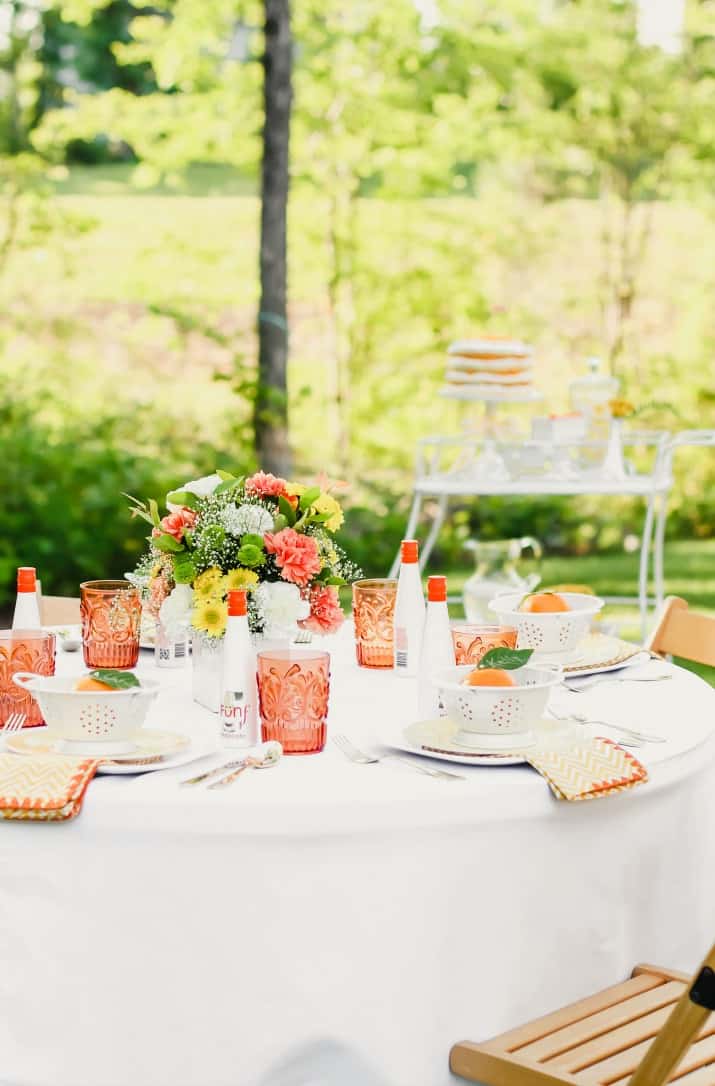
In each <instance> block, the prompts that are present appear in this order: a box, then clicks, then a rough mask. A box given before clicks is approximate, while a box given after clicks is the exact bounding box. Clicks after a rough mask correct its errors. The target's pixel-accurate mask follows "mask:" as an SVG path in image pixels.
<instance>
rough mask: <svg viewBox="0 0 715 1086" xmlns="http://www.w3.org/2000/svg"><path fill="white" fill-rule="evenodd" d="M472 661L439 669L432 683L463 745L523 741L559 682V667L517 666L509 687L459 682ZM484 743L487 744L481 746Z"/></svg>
mask: <svg viewBox="0 0 715 1086" xmlns="http://www.w3.org/2000/svg"><path fill="white" fill-rule="evenodd" d="M472 671H474V665H473V664H460V665H458V666H457V667H449V668H443V669H442V670H441V671H438V672H436V673H435V676H434V683H435V685H436V687H437V689H438V691H439V697H440V701H441V703H442V705H444V707H445V709H446V711H447V715H448V717H449V718H450V719H451V720H452V721H453V722H454V723H455V724H456V725H457V727H458V729H459V731H458V732H457V733H456V736H455V739H456V740H457V741H458V742H460V743H461V744H462V745H463V746H468V747H476V748H480V749H502V750H503V749H506V748H508V747H509V745H510V744H511V745H512V746H515V745H516V746H518V745H519V743H520V741H521V742H522V743H523V742H524V741H525V740H524V736H525V735H527V734H528V733H529V732H530V730H531V727H532V725H533V723H534V721H536V720H540V719H541V717H543V715H544V712H545V710H546V703H547V701H548V700H549V693H550V691H551V689H552V687H554V686H556V685H557V684H558V683H559V682H561V677H562V675H561V670H560V668H538V667H530V666H528V665H527V666H526V667H520V668H517V669H515V670H514V671H513V672H511V675H512V678H513V679H514V682H515V685H514V686H465V684H464V679H466V677H467V676H468V675H469V674H471V672H472ZM485 743H486V744H487V748H485V747H484V744H485Z"/></svg>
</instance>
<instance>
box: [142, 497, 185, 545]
mask: <svg viewBox="0 0 715 1086" xmlns="http://www.w3.org/2000/svg"><path fill="white" fill-rule="evenodd" d="M195 523H196V513H195V512H194V511H193V509H187V508H186V507H185V506H184V507H182V508H181V509H179V510H177V512H175V513H169V514H168V515H167V516H165V517H163V518H162V520H160V521H159V527H158V528H153V529H152V533H151V534H152V535H154V536H156V535H161V534H162V533H163V532H165V533H166V534H167V535H173V537H174V539H177V540H178V541H179V543H181V540H182V539H183V538H184V529H185V528H193V526H194V524H195Z"/></svg>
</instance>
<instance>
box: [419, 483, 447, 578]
mask: <svg viewBox="0 0 715 1086" xmlns="http://www.w3.org/2000/svg"><path fill="white" fill-rule="evenodd" d="M448 504H449V498H448V496H447V495H446V494H442V495H441V496H440V499H439V502H438V504H437V512H436V514H435V518H434V520H433V521H432V527H431V528H430V530H429V535H428V536H427V538H426V539H425V541H424V545H423V546H422V547H421V548H420V570H423V569H424V568H425V566H426V565H427V561H428V559H429V556H430V554H431V553H432V548H433V547H434V545H435V543H436V542H437V536H438V535H439V533H440V529H441V527H442V525H443V524H444V521H445V518H446V516H447V506H448Z"/></svg>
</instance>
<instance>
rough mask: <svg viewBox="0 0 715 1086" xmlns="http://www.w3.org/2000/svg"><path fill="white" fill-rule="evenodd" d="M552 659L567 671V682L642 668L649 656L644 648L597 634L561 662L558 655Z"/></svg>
mask: <svg viewBox="0 0 715 1086" xmlns="http://www.w3.org/2000/svg"><path fill="white" fill-rule="evenodd" d="M534 659H538V653H534ZM549 659H550V660H551V661H552V662H554V663H558V664H560V665H561V667H562V668H563V669H564V678H565V679H569V678H572V677H573V678H578V677H583V678H585V677H586V676H587V675H600V674H602V673H605V672H607V671H617V670H618V669H619V668H622V667H631V666H632V665H634V664H642V663H644V661H645V660H648V659H649V656H648V654H647V653H646V652H644V650H643V649H642V648H641V647H640V645H634V644H632V643H631V642H630V641H623V640H622V639H621V638H620V637H611V636H610V635H608V634H601V633H594V634H589V635H588V637H586V638H584V640H583V641H582V642H581V644H580V645H578V646H577V647H576V648H575V649H574V650H573V651H572V652H570V653H568V655H564V656H563V657H561V658H559V657H558V655H556V654H554V655H553V656H550V657H549Z"/></svg>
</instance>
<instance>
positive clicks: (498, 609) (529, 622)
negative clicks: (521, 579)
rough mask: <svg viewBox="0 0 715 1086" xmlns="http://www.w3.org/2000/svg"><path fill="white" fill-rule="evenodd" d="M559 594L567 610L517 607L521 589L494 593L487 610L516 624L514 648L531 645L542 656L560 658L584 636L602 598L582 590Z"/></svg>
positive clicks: (523, 596) (501, 620)
mask: <svg viewBox="0 0 715 1086" xmlns="http://www.w3.org/2000/svg"><path fill="white" fill-rule="evenodd" d="M559 596H561V598H562V599H563V600H564V602H565V603H566V604H568V607H569V610H568V611H546V612H532V611H520V610H519V606H520V604H521V602H522V600H523V599H524V598H525V595H524V593H523V592H515V593H510V594H508V595H504V596H497V597H496V599H493V600H492V601H491V603H490V604H489V610H490V611H493V612H494V614H495V615H497V617H498V618H499V621H500V622H503V623H504V624H505V625H508V626H515V627H516V629H517V642H516V645H517V648H519V649H533V650H534V652H535V653H538V654H539V656H540V657H541V658H542V659H544V657H546V656H550V657H551V658H552V660H554V661H558V662H562V661H563V660H564V658H565V656H566V654H568V653H571V652H573V651H574V649H576V648H577V647H578V645H580V643H581V642H582V641H583V639H584V638H585V637H586V635H587V634H588V632H589V631H590V629H591V622H592V621H593V617H594V615H597V614H598V612H599V611H600V610H601V608H602V607H603V605H604V601H603V600H602V599H599V598H598V596H590V595H587V594H586V593H585V592H559Z"/></svg>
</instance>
